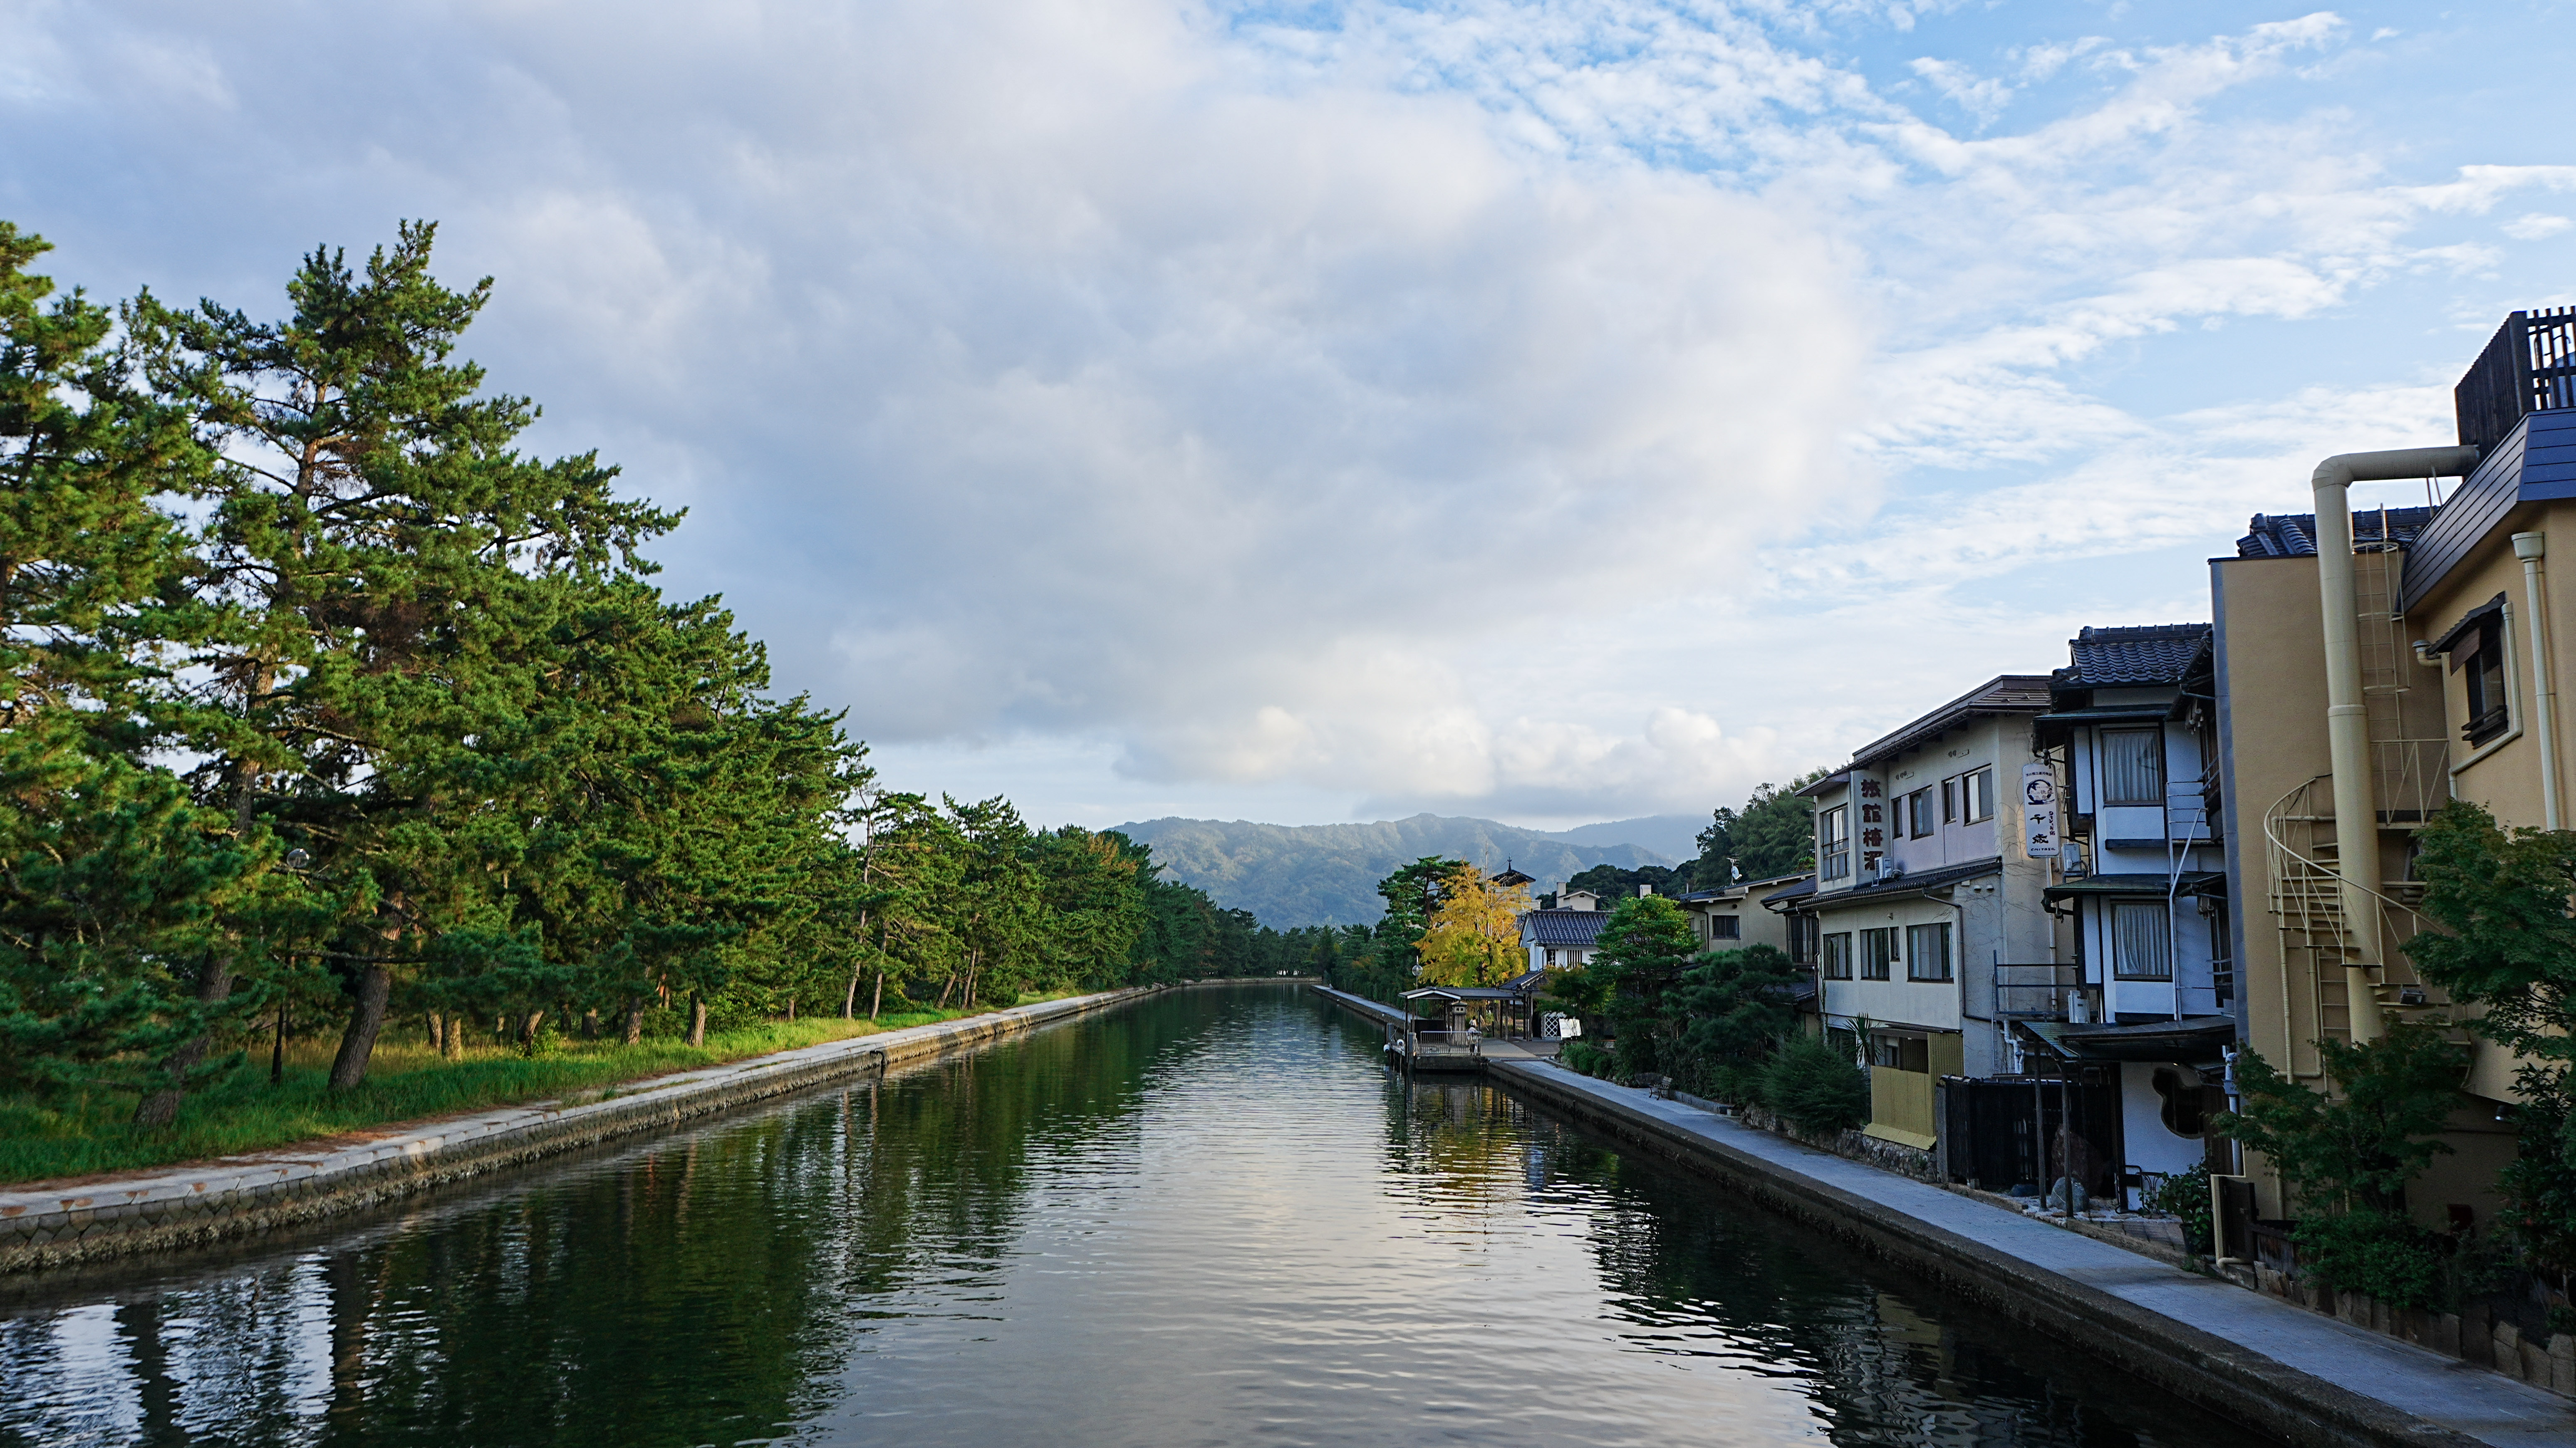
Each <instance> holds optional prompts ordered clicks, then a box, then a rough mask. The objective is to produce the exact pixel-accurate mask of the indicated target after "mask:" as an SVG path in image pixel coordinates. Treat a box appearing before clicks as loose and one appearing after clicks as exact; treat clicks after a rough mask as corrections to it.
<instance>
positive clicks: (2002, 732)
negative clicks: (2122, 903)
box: [1773, 674, 2059, 1149]
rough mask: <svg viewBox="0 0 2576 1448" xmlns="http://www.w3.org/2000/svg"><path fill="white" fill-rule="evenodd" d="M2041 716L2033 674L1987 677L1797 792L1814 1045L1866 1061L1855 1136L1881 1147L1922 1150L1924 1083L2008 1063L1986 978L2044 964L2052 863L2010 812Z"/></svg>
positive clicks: (2053, 944)
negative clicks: (1864, 1110)
mask: <svg viewBox="0 0 2576 1448" xmlns="http://www.w3.org/2000/svg"><path fill="white" fill-rule="evenodd" d="M2049 707H2050V697H2049V680H2048V678H2047V676H2045V675H2033V674H2006V675H2003V676H2001V677H1998V678H1995V679H1991V680H1989V681H1987V682H1986V683H1983V684H1980V685H1978V686H1977V687H1976V688H1974V689H1971V690H1969V691H1968V692H1967V693H1965V694H1962V695H1960V696H1959V697H1958V698H1956V699H1953V700H1951V701H1950V702H1949V703H1947V704H1944V705H1942V706H1941V707H1940V708H1938V709H1935V710H1933V711H1932V712H1930V713H1928V714H1925V715H1923V716H1922V717H1921V718H1918V719H1915V720H1913V721H1911V722H1909V723H1907V724H1905V725H1903V726H1902V727H1900V728H1898V729H1896V730H1895V731H1894V732H1892V733H1890V734H1888V735H1886V736H1885V737H1883V738H1881V739H1878V740H1876V741H1874V742H1872V743H1870V744H1868V745H1865V746H1863V747H1862V748H1861V749H1860V750H1859V751H1857V752H1856V753H1854V754H1853V756H1852V759H1851V763H1850V764H1849V765H1848V766H1846V767H1844V768H1843V769H1841V770H1839V771H1837V772H1835V773H1834V774H1831V775H1828V776H1827V777H1825V778H1823V779H1820V780H1818V781H1816V782H1815V783H1814V784H1811V785H1809V786H1807V787H1806V788H1805V789H1803V790H1801V791H1800V793H1801V794H1804V795H1806V796H1807V797H1808V798H1809V799H1811V800H1813V801H1814V803H1815V810H1816V834H1815V840H1816V843H1815V864H1816V870H1815V875H1816V879H1815V888H1814V893H1813V894H1810V895H1807V896H1805V897H1804V898H1801V899H1797V900H1796V901H1795V902H1794V908H1795V909H1796V910H1797V911H1798V912H1799V913H1800V914H1803V915H1805V916H1807V917H1809V918H1810V919H1811V920H1812V922H1813V923H1812V925H1811V926H1810V927H1808V928H1809V929H1811V930H1812V932H1813V939H1814V958H1815V962H1816V970H1817V976H1818V985H1819V995H1818V1010H1819V1011H1820V1013H1821V1014H1822V1016H1823V1021H1824V1027H1825V1029H1826V1031H1827V1033H1828V1037H1829V1038H1830V1039H1841V1040H1845V1041H1848V1042H1850V1043H1851V1044H1852V1045H1853V1047H1854V1048H1855V1050H1856V1051H1859V1052H1865V1053H1866V1056H1867V1059H1868V1061H1869V1063H1870V1078H1871V1120H1870V1124H1869V1126H1868V1128H1867V1130H1868V1132H1869V1134H1870V1135H1872V1136H1875V1137H1878V1138H1880V1139H1882V1140H1886V1141H1892V1142H1896V1143H1899V1144H1902V1145H1905V1146H1911V1147H1918V1148H1924V1149H1929V1148H1931V1147H1932V1146H1934V1145H1935V1143H1936V1140H1937V1137H1938V1135H1939V1129H1938V1126H1937V1124H1936V1122H1935V1118H1934V1107H1933V1103H1934V1083H1935V1082H1936V1081H1938V1080H1939V1079H1940V1078H1941V1077H1943V1076H1954V1075H1962V1074H1965V1075H1975V1076H1984V1075H1991V1074H1993V1073H1995V1072H1997V1071H1999V1070H2002V1069H2004V1067H2005V1065H2006V1064H2007V1062H2008V1061H2009V1059H2010V1058H2011V1055H2012V1052H2013V1046H2012V1043H2011V1042H2010V1040H2009V1039H2008V1038H2007V1036H2006V1034H2005V1026H2006V1022H2004V1021H2003V1020H2002V1019H2000V1018H1999V1017H1998V1016H1997V1014H1996V1010H1995V999H1996V998H1995V982H1996V969H1995V967H1996V966H1997V964H1998V963H2002V962H2019V961H2053V960H2055V959H2056V958H2057V937H2058V934H2059V930H2058V924H2057V921H2056V919H2055V918H2054V917H2053V916H2051V915H2050V914H2049V912H2048V909H2047V905H2046V901H2045V898H2044V895H2045V891H2046V890H2047V888H2048V886H2049V885H2050V884H2051V883H2053V877H2052V871H2053V869H2054V865H2053V864H2052V862H2050V861H2047V860H2032V859H2030V858H2028V857H2027V854H2026V851H2025V849H2024V844H2025V839H2024V833H2023V821H2022V814H2021V811H2020V810H2019V808H2018V807H2017V806H2016V805H2015V803H2014V799H2015V797H2016V796H2017V794H2018V791H2019V788H2020V783H2021V779H2022V770H2023V766H2024V765H2025V764H2026V763H2029V762H2030V761H2032V760H2034V759H2036V758H2038V754H2037V752H2036V747H2035V746H2036V739H2035V736H2034V733H2033V721H2034V720H2035V719H2036V718H2037V717H2038V716H2039V715H2042V714H2045V713H2047V712H2048V711H2049ZM1773 893H1774V894H1777V893H1780V892H1773Z"/></svg>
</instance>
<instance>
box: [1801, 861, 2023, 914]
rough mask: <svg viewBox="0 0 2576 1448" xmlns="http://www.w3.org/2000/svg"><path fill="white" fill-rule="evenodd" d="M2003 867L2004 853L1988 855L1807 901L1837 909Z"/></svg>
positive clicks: (1820, 907) (1817, 906)
mask: <svg viewBox="0 0 2576 1448" xmlns="http://www.w3.org/2000/svg"><path fill="white" fill-rule="evenodd" d="M2003 868H2004V860H2003V856H2001V855H1988V856H1986V857H1985V858H1984V859H1982V860H1970V861H1968V862H1966V863H1965V864H1959V865H1935V866H1933V867H1932V868H1931V869H1928V870H1908V871H1907V872H1905V873H1904V874H1902V875H1895V876H1891V877H1889V878H1888V879H1884V880H1876V881H1872V882H1870V883H1868V884H1865V885H1854V886H1852V887H1851V888H1850V889H1848V890H1827V891H1823V892H1820V893H1819V894H1818V895H1817V896H1816V898H1815V899H1814V900H1812V901H1810V902H1809V903H1810V905H1811V906H1812V907H1813V908H1815V909H1818V910H1840V909H1842V908H1843V907H1844V906H1846V905H1851V904H1854V903H1861V904H1866V903H1867V902H1869V901H1872V900H1883V899H1886V898H1887V897H1889V896H1891V895H1902V894H1904V893H1906V892H1907V891H1909V890H1934V889H1938V888H1940V887H1941V886H1943V885H1955V884H1957V883H1958V882H1960V881H1961V880H1973V879H1976V878H1977V877H1978V876H1980V875H1995V874H2001V873H2002V872H2003Z"/></svg>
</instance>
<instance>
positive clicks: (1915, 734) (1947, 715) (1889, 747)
mask: <svg viewBox="0 0 2576 1448" xmlns="http://www.w3.org/2000/svg"><path fill="white" fill-rule="evenodd" d="M2047 710H2048V676H2047V675H2046V674H1999V675H1997V676H1996V677H1994V678H1992V679H1988V680H1987V681H1986V682H1984V683H1982V684H1979V685H1978V686H1977V687H1975V688H1973V689H1970V690H1969V691H1968V692H1966V693H1964V694H1961V695H1960V696H1959V697H1958V698H1955V699H1953V700H1951V701H1950V702H1949V703H1947V704H1944V705H1942V706H1941V707H1940V708H1938V709H1935V710H1933V711H1932V712H1931V713H1929V714H1926V715H1924V716H1923V717H1922V718H1920V719H1917V720H1915V721H1914V722H1913V723H1911V724H1908V725H1905V726H1904V727H1903V728H1900V729H1898V730H1897V731H1896V732H1895V733H1893V734H1888V735H1884V736H1882V737H1880V738H1878V739H1874V740H1871V741H1870V742H1869V743H1867V744H1864V745H1862V746H1861V747H1860V748H1858V749H1855V750H1853V751H1852V767H1854V768H1856V769H1865V768H1867V767H1869V766H1870V765H1872V764H1875V763H1877V762H1878V761H1879V760H1881V759H1884V758H1887V757H1889V756H1891V755H1896V754H1902V753H1904V752H1905V751H1906V750H1908V749H1911V748H1913V747H1914V746H1915V745H1918V744H1923V743H1926V742H1928V741H1930V740H1933V739H1937V738H1939V737H1940V736H1942V735H1944V734H1947V733H1949V732H1950V731H1951V730H1953V729H1956V728H1958V727H1959V726H1960V725H1962V724H1965V723H1967V722H1968V721H1969V720H1971V719H1974V718H1976V717H1977V716H1979V715H1981V714H2023V713H2028V714H2041V713H2046V712H2047Z"/></svg>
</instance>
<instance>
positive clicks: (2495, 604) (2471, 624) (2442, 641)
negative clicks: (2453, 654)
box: [2432, 593, 2504, 654]
mask: <svg viewBox="0 0 2576 1448" xmlns="http://www.w3.org/2000/svg"><path fill="white" fill-rule="evenodd" d="M2502 612H2504V595H2503V594H2501V593H2499V594H2497V595H2496V596H2495V597H2493V598H2490V599H2488V600H2487V601H2486V602H2484V603H2482V604H2479V605H2478V606H2477V607H2475V608H2473V609H2470V610H2469V611H2468V612H2467V613H2465V614H2462V615H2461V616H2460V621H2459V622H2458V623H2455V624H2453V625H2451V626H2450V627H2449V628H2447V629H2445V630H2443V631H2442V636H2441V637H2440V638H2438V639H2435V640H2434V641H2433V644H2432V651H2433V652H2434V653H2437V654H2447V653H2449V652H2450V651H2451V649H2452V647H2453V646H2454V645H2456V644H2458V643H2459V641H2460V635H2462V634H2464V633H2467V632H2468V631H2469V630H2471V629H2473V628H2476V627H2477V626H2478V625H2479V624H2482V623H2484V622H2486V621H2487V620H2488V619H2491V618H2493V617H2495V616H2496V615H2497V614H2500V613H2502Z"/></svg>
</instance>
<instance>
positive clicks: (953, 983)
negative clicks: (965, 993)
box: [931, 971, 957, 1011]
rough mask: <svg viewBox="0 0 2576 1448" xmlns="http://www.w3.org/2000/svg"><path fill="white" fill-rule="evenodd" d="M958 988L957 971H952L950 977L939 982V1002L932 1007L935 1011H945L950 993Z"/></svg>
mask: <svg viewBox="0 0 2576 1448" xmlns="http://www.w3.org/2000/svg"><path fill="white" fill-rule="evenodd" d="M956 988H957V976H956V973H955V972H954V971H952V972H950V973H949V976H948V979H946V980H943V981H941V982H940V983H939V1004H937V1005H935V1006H932V1007H931V1009H932V1010H934V1011H944V1010H946V1009H948V993H949V992H950V991H952V990H955V989H956Z"/></svg>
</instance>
